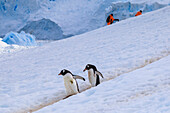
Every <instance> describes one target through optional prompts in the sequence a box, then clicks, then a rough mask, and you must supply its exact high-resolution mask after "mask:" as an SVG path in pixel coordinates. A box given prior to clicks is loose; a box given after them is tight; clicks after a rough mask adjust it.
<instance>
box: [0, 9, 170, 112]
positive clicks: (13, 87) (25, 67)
mask: <svg viewBox="0 0 170 113" xmlns="http://www.w3.org/2000/svg"><path fill="white" fill-rule="evenodd" d="M169 15H170V6H167V7H165V8H163V9H160V10H156V11H153V12H149V13H147V14H143V15H142V16H138V17H133V18H129V19H126V20H122V21H120V22H119V23H115V24H113V25H110V26H106V27H103V28H100V29H97V30H94V31H91V32H87V33H84V34H82V35H77V36H74V37H71V38H69V39H63V40H59V41H55V42H52V43H49V44H46V45H44V46H41V47H37V48H34V49H28V50H25V51H20V52H16V53H14V54H10V55H8V54H4V55H1V57H0V67H1V71H0V81H1V82H0V113H23V112H28V111H34V110H38V109H40V108H42V107H43V106H46V105H49V104H52V103H54V102H57V101H59V100H61V99H62V98H63V97H65V96H66V94H65V88H64V83H63V78H62V77H61V76H60V77H59V76H58V73H59V72H60V71H61V70H62V69H63V68H65V69H68V70H70V71H71V72H72V73H74V74H78V75H81V76H83V77H85V78H86V81H85V82H82V81H78V83H79V86H80V90H81V91H83V90H86V89H88V88H90V85H89V82H88V80H87V75H86V74H87V73H83V72H82V71H83V69H84V67H85V65H86V64H87V63H91V64H94V65H96V66H97V68H98V70H99V71H100V72H102V73H103V75H104V79H102V82H104V81H108V80H110V79H113V78H115V77H117V78H116V79H113V80H112V81H113V82H114V84H113V85H116V86H117V87H113V88H115V89H111V92H109V91H110V89H108V90H109V91H108V92H106V93H105V94H108V95H112V90H113V91H115V93H116V92H117V93H118V94H119V93H120V97H122V98H123V101H124V99H126V98H127V97H129V96H130V97H132V98H133V97H134V98H135V95H136V94H138V93H139V95H140V93H141V91H148V90H149V89H150V88H151V89H154V85H155V83H156V82H154V81H152V80H156V81H159V80H160V79H159V76H158V78H154V76H156V74H154V73H152V72H155V69H154V66H155V67H157V68H156V70H159V62H158V64H157V63H156V62H155V64H153V65H150V66H151V67H146V68H145V69H142V70H141V71H142V72H140V71H139V72H136V73H135V72H134V73H132V74H131V73H129V74H127V76H129V78H128V77H127V78H126V77H125V76H126V75H123V74H124V73H127V72H130V71H133V70H136V69H137V68H141V67H143V66H145V65H147V64H150V63H152V62H154V61H156V60H158V59H160V58H164V57H165V56H168V55H169V52H170V37H169V34H170V31H169V29H170V21H169ZM165 60H166V61H167V62H166V61H164V60H161V61H162V62H160V66H162V68H161V69H160V72H159V73H161V72H164V71H165V72H164V73H163V74H162V75H161V76H160V77H161V78H163V79H161V80H162V82H161V81H159V84H160V85H162V86H163V85H166V84H167V86H166V87H165V88H164V89H162V90H159V89H158V91H160V92H158V93H155V94H153V95H152V96H154V95H158V97H160V96H159V95H162V93H164V92H165V90H166V89H168V88H169V83H170V81H169V79H168V75H169V71H167V67H166V65H167V66H169V63H168V62H169V56H168V57H166V59H165ZM164 63H165V67H164ZM152 66H153V67H152ZM148 69H151V70H152V69H153V71H152V72H151V77H147V78H145V77H146V75H144V76H142V75H140V74H139V73H143V74H145V73H146V72H147V71H146V70H148ZM145 71H146V72H145ZM144 72H145V73H144ZM159 73H157V74H159ZM138 74H139V75H138ZM147 74H148V73H147ZM118 75H120V76H118ZM135 75H136V77H139V79H140V77H141V80H146V84H145V83H143V84H142V83H141V82H139V84H136V83H138V81H137V80H136V79H135V77H134V76H135ZM164 75H165V76H164ZM124 77H125V78H124ZM166 77H167V79H166ZM127 79H132V80H127ZM119 80H120V82H118V81H119ZM121 80H122V81H121ZM112 81H109V82H107V83H105V84H103V85H102V84H101V85H100V86H99V87H96V88H92V89H90V90H89V92H88V91H86V92H85V93H82V94H78V95H76V96H74V98H72V97H71V98H68V101H69V100H71V99H75V98H76V97H77V96H78V97H77V98H80V96H82V97H85V99H86V98H88V97H89V96H90V95H92V99H93V97H94V96H95V95H97V94H98V93H95V90H96V92H103V91H106V90H107V89H106V90H104V89H103V90H101V91H100V88H102V87H104V86H105V85H106V86H108V84H110V83H112ZM116 81H117V82H116ZM132 81H134V82H132ZM149 81H151V83H152V82H153V85H151V87H150V86H148V84H150V83H149ZM122 82H124V83H122ZM126 82H127V83H131V84H129V86H127V89H126V90H125V91H124V92H123V89H121V88H123V86H125V85H127V83H126ZM121 83H122V85H120V87H119V84H121ZM164 83H165V84H164ZM159 84H158V85H159ZM132 85H135V87H134V89H131V91H130V92H129V93H128V91H127V90H128V88H129V87H131V86H132ZM143 85H144V86H145V85H146V90H145V89H143V88H142V86H143ZM106 86H105V87H106ZM137 86H139V87H137ZM136 87H137V89H135V88H136ZM158 87H160V86H158ZM119 88H120V90H119ZM138 88H139V89H138ZM133 90H137V91H139V92H136V93H135V92H134V93H131V92H133ZM118 91H122V92H118ZM126 91H127V97H126V96H125V97H123V95H124V93H126ZM161 91H162V92H161ZM93 92H94V93H93ZM113 93H114V92H113ZM148 93H149V94H150V91H149V92H146V93H144V94H146V95H147V94H148ZM151 93H153V92H152V91H151ZM105 94H104V96H106V95H105ZM131 94H132V95H131ZM167 94H168V92H167V93H166V94H164V95H163V96H168V95H167ZM85 95H86V96H85ZM101 95H102V94H101ZM116 96H118V95H115V96H114V97H113V98H115V97H116ZM142 96H143V95H142ZM99 97H100V93H99ZM99 97H97V98H99ZM147 98H149V100H150V99H152V97H146V101H147ZM153 98H154V97H153ZM137 99H138V98H137ZM140 99H141V98H140ZM140 99H139V100H140ZM167 99H168V100H169V97H167ZM162 100H164V98H162ZM80 101H81V100H80ZM99 101H100V100H99ZM118 101H119V100H118ZM120 101H121V99H120ZM160 101H161V98H160ZM77 102H78V103H85V104H86V102H87V103H88V102H89V101H88V100H82V101H81V102H79V101H78V100H77ZM93 102H94V101H92V102H91V103H90V104H93ZM100 102H101V103H103V100H101V101H100ZM100 102H99V103H98V104H100ZM114 102H115V101H113V103H114ZM133 102H134V101H133ZM138 102H139V101H138ZM62 103H63V104H64V103H65V101H63V102H62ZM166 103H167V101H165V104H166ZM65 104H66V103H65ZM108 104H110V102H109V101H108ZM111 104H112V103H111ZM123 104H124V103H123ZM125 104H126V103H125ZM139 104H140V103H139ZM141 104H143V103H141ZM57 105H58V104H57ZM67 105H68V104H66V106H67ZM133 105H134V104H131V105H129V106H130V107H131V106H132V107H133ZM166 105H167V107H168V106H169V103H167V104H166ZM63 106H64V105H63ZM73 106H74V104H73ZM100 106H101V105H100ZM92 107H93V106H91V107H89V108H92ZM94 107H95V106H94ZM107 107H108V106H107ZM117 107H118V108H119V107H120V106H118V105H117ZM50 108H52V110H56V109H57V108H56V109H53V106H52V107H50ZM50 108H49V109H47V110H49V111H51V109H50ZM80 109H81V108H80ZM58 110H59V111H62V110H63V109H61V110H60V109H58ZM70 110H74V109H70ZM96 110H100V109H97V108H96ZM108 110H109V108H108ZM122 110H124V108H122ZM158 110H159V109H158ZM163 110H164V109H163ZM42 111H43V110H42ZM62 112H63V111H62ZM122 112H123V111H122Z"/></svg>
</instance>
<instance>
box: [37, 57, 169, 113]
mask: <svg viewBox="0 0 170 113" xmlns="http://www.w3.org/2000/svg"><path fill="white" fill-rule="evenodd" d="M169 66H170V56H167V57H165V58H163V59H160V60H159V61H156V62H154V63H152V64H149V65H147V66H145V67H143V68H141V69H138V70H135V71H133V72H130V73H126V74H123V75H122V76H119V77H117V78H115V79H113V80H110V81H107V82H104V83H102V84H101V85H99V86H97V87H95V88H91V89H89V90H87V91H85V92H82V93H81V94H77V95H76V96H72V97H70V98H69V99H66V100H63V101H60V102H58V103H55V104H53V105H51V106H47V107H45V108H43V109H41V110H39V111H37V112H35V113H62V112H65V113H72V112H75V113H80V112H81V113H106V112H107V113H125V112H126V113H146V112H149V113H153V112H154V113H168V112H169V111H170V96H169V93H170V76H169V74H170V71H169ZM96 106H97V107H96ZM87 108H88V109H87Z"/></svg>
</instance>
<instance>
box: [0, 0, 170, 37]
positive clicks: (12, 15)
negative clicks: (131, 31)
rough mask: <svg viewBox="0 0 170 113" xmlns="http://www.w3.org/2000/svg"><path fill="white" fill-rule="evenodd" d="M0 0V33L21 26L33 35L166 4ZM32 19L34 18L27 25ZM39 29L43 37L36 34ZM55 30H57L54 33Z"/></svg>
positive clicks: (94, 24)
mask: <svg viewBox="0 0 170 113" xmlns="http://www.w3.org/2000/svg"><path fill="white" fill-rule="evenodd" d="M117 1H119V2H120V1H121V4H119V3H115V2H117ZM127 1H130V2H127ZM0 2H1V3H0V20H1V21H0V25H1V28H0V36H4V35H5V34H6V33H8V32H10V31H15V32H16V31H20V30H21V29H23V27H24V31H25V32H27V33H30V34H31V33H33V34H34V35H35V36H36V37H37V39H47V37H48V39H60V38H61V37H62V38H65V36H66V37H67V36H72V35H76V34H81V33H85V32H88V31H91V30H94V29H97V28H100V27H103V26H105V25H106V18H107V16H108V15H109V14H110V13H111V12H114V16H115V17H116V18H119V19H120V20H122V19H125V18H128V17H132V16H134V14H135V13H136V12H137V11H138V10H139V9H143V10H144V13H146V12H148V11H152V10H156V9H159V8H162V7H164V6H165V5H168V4H170V1H169V0H149V1H148V0H137V1H136V0H61V1H60V0H27V3H26V4H25V1H23V0H13V1H10V0H0ZM144 2H145V3H144ZM155 2H158V3H155ZM120 7H122V8H123V10H122V9H121V8H120ZM110 8H111V9H110ZM42 19H46V21H47V22H45V23H46V24H44V25H41V24H38V23H39V21H40V20H42ZM32 21H33V22H34V21H35V22H34V24H32V25H33V26H30V23H31V22H32ZM36 21H37V22H36ZM49 21H51V23H53V24H54V25H50V26H51V27H53V28H50V27H48V26H49V25H48V23H49ZM55 26H59V27H61V29H57V28H58V27H57V28H56V27H55ZM25 28H27V29H25ZM29 28H31V30H30V29H29ZM37 28H39V30H37ZM41 30H42V31H44V32H43V35H44V37H46V38H44V37H42V35H39V34H41V33H42V32H41ZM58 30H59V31H58ZM55 31H58V32H59V34H58V35H56V33H54V32H55ZM60 31H62V33H63V34H60Z"/></svg>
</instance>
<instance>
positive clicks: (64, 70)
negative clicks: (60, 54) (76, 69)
mask: <svg viewBox="0 0 170 113" xmlns="http://www.w3.org/2000/svg"><path fill="white" fill-rule="evenodd" d="M67 73H70V74H71V75H72V73H71V72H70V71H68V70H66V69H63V70H61V72H60V73H59V74H58V75H63V76H64V75H66V74H67Z"/></svg>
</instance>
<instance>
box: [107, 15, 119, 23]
mask: <svg viewBox="0 0 170 113" xmlns="http://www.w3.org/2000/svg"><path fill="white" fill-rule="evenodd" d="M113 21H119V19H114V18H113V14H110V15H109V16H108V17H107V19H106V22H107V25H110V24H112V23H113Z"/></svg>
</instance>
